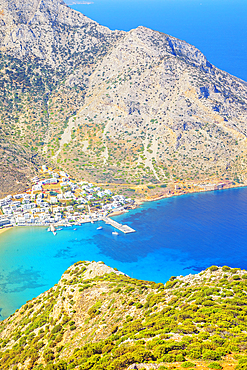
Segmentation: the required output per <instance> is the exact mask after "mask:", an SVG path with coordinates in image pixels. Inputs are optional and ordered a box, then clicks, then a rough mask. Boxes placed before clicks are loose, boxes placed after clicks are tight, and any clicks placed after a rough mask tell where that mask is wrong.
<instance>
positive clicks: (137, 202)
mask: <svg viewBox="0 0 247 370" xmlns="http://www.w3.org/2000/svg"><path fill="white" fill-rule="evenodd" d="M244 187H247V184H242V185H237V186H228V187H225V188H223V189H218V190H217V189H209V190H198V191H195V190H193V191H183V192H174V193H171V194H170V193H168V194H167V193H166V194H161V195H159V196H153V197H150V198H139V199H135V204H133V205H132V206H131V208H129V209H125V210H122V211H116V212H114V211H113V212H111V213H109V214H108V217H115V216H120V215H122V214H124V213H128V212H129V211H131V210H134V209H137V208H139V207H140V206H141V205H142V204H144V203H146V202H156V201H158V200H162V199H166V198H173V197H178V196H182V195H188V194H198V193H208V192H212V191H222V190H229V189H239V188H244ZM73 225H74V224H71V226H73ZM26 226H29V227H46V226H47V225H31V224H30V225H25V226H24V225H23V226H18V227H26ZM14 227H16V226H11V227H4V228H1V229H0V235H1V234H3V233H4V232H6V231H7V230H10V229H13V228H14Z"/></svg>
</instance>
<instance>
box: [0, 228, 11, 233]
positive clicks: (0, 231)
mask: <svg viewBox="0 0 247 370" xmlns="http://www.w3.org/2000/svg"><path fill="white" fill-rule="evenodd" d="M10 229H13V227H5V228H3V229H0V234H3V233H4V232H5V231H7V230H10Z"/></svg>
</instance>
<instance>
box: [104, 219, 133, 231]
mask: <svg viewBox="0 0 247 370" xmlns="http://www.w3.org/2000/svg"><path fill="white" fill-rule="evenodd" d="M103 221H105V223H106V224H109V225H111V226H113V227H115V229H118V230H120V231H122V232H123V233H124V234H130V233H135V232H136V231H135V230H134V229H132V228H131V227H130V226H128V225H122V224H120V223H118V222H117V221H114V220H112V219H111V218H110V217H105V218H104V219H103Z"/></svg>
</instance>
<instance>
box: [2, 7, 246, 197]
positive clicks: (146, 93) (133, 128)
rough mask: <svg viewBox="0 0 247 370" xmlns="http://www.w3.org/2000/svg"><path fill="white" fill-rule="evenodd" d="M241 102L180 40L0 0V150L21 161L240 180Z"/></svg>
mask: <svg viewBox="0 0 247 370" xmlns="http://www.w3.org/2000/svg"><path fill="white" fill-rule="evenodd" d="M246 99H247V85H246V83H245V82H244V81H241V80H239V79H238V78H236V77H233V76H231V75H229V74H228V73H226V72H223V71H221V70H219V69H217V68H216V67H214V66H213V65H211V64H210V62H208V61H207V59H206V58H205V56H204V55H203V54H202V53H201V52H200V51H199V50H198V49H196V48H195V47H194V46H192V45H189V44H187V43H186V42H185V41H181V40H178V39H176V38H174V37H171V36H169V35H166V34H162V33H160V32H156V31H152V30H150V29H147V28H145V27H138V28H137V29H135V30H131V31H130V32H122V31H111V30H109V29H108V28H106V27H102V26H100V25H99V24H97V23H96V22H94V21H92V20H90V19H88V18H87V17H85V16H84V15H82V14H81V13H79V12H76V11H74V10H72V9H70V8H69V7H68V6H67V5H66V4H65V3H64V2H63V0H53V1H52V0H42V1H38V0H30V1H28V2H24V1H20V0H13V1H8V0H2V1H1V5H0V108H1V109H0V120H1V131H0V134H1V141H0V148H1V147H2V142H4V143H7V144H8V145H9V146H11V147H12V148H16V149H15V150H18V148H19V149H20V150H21V151H22V153H26V154H25V159H26V168H28V167H29V166H28V162H29V159H28V158H29V157H30V154H37V153H38V154H39V156H40V158H41V159H43V161H45V160H48V161H49V162H53V163H55V164H56V165H58V166H61V167H62V168H64V169H66V170H68V171H69V172H70V173H71V174H72V175H73V176H75V177H77V178H85V179H86V180H91V181H95V182H97V181H100V182H111V183H125V184H135V185H138V184H142V183H160V184H163V185H165V186H166V185H169V184H171V185H172V184H174V182H175V181H183V182H191V181H192V182H193V181H208V182H213V181H214V180H215V179H218V180H227V179H228V180H231V181H234V182H237V183H239V182H240V183H241V182H245V181H246V160H247V142H246V135H247V127H246V116H247V110H246V108H247V105H246ZM35 158H36V157H35ZM19 160H20V161H21V159H20V157H17V162H18V161H19ZM2 161H3V164H2V168H1V171H3V173H6V172H8V168H7V165H8V162H7V159H6V158H5V157H4V158H3V160H2ZM17 167H18V166H17ZM20 168H22V166H20ZM29 172H30V170H29V171H28V170H27V171H22V174H23V176H24V177H25V179H26V180H27V179H28V177H29ZM17 181H18V180H17ZM8 186H9V182H6V183H1V184H0V187H1V189H2V191H5V189H8Z"/></svg>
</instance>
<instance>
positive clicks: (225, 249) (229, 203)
mask: <svg viewBox="0 0 247 370" xmlns="http://www.w3.org/2000/svg"><path fill="white" fill-rule="evenodd" d="M115 219H116V220H118V221H119V222H122V223H126V224H128V225H130V226H132V227H133V228H134V229H135V230H136V233H135V234H129V235H124V234H122V233H120V234H119V235H118V236H113V235H112V234H111V232H112V231H113V229H112V227H111V226H109V225H104V223H97V224H85V225H83V226H81V227H78V228H77V230H73V228H65V229H64V230H62V231H60V232H58V233H57V235H56V236H53V234H52V233H48V232H47V231H46V229H45V228H15V229H12V230H9V231H7V232H5V233H4V234H2V235H1V236H0V278H1V283H0V307H1V310H2V311H1V315H2V318H5V317H7V316H8V315H10V314H11V313H13V312H14V311H15V309H17V308H18V307H20V306H21V305H22V304H24V303H25V302H26V301H27V300H29V299H32V298H33V297H35V296H37V295H39V294H40V293H42V292H44V291H45V290H47V289H49V288H50V287H51V286H53V285H54V284H56V283H57V282H58V280H59V279H60V277H61V275H62V273H63V272H64V271H65V270H66V269H67V268H68V267H69V266H70V265H71V264H73V263H74V262H76V261H79V260H96V261H104V262H105V263H106V264H108V265H110V266H112V267H117V268H118V269H119V270H121V271H123V272H125V273H127V274H128V275H129V276H131V277H134V278H139V279H145V280H151V281H156V282H165V281H167V280H168V279H169V278H170V276H171V275H187V274H189V273H197V272H199V271H201V270H203V269H205V268H206V267H208V266H210V265H213V264H216V265H229V266H231V267H241V268H247V248H246V242H247V188H239V189H230V190H224V191H218V192H217V191H216V192H210V193H200V194H192V195H185V196H180V197H174V198H168V199H163V200H161V201H157V202H152V203H145V204H143V205H142V207H140V208H138V209H136V210H133V211H131V212H129V213H127V214H124V215H121V216H118V217H115ZM99 224H102V226H103V230H101V231H98V230H97V227H98V226H99Z"/></svg>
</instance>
